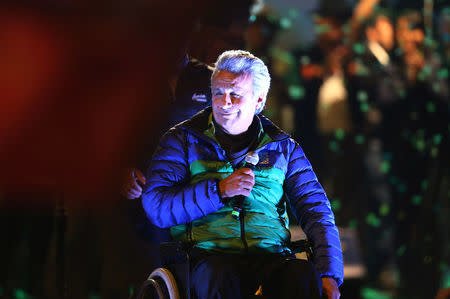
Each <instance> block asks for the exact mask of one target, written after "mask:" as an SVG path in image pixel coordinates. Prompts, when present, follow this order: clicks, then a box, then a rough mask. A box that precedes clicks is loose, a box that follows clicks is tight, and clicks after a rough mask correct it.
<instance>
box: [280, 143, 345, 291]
mask: <svg viewBox="0 0 450 299" xmlns="http://www.w3.org/2000/svg"><path fill="white" fill-rule="evenodd" d="M290 147H291V154H290V157H289V162H288V168H287V173H286V180H285V190H286V195H287V197H288V199H289V201H290V204H291V206H292V209H293V211H294V213H295V215H296V217H297V219H298V221H299V223H300V225H301V227H302V229H303V231H304V232H305V233H306V235H307V236H308V238H309V239H310V240H312V242H313V244H314V261H313V262H314V264H315V266H316V269H317V271H318V272H319V274H320V276H322V277H323V276H329V277H333V278H334V279H335V280H336V281H337V282H338V285H341V284H342V282H343V278H344V265H343V257H342V250H341V242H340V239H339V231H338V229H337V227H336V225H335V222H334V214H333V212H332V210H331V206H330V202H329V201H328V198H327V196H326V194H325V191H324V190H323V188H322V186H321V185H320V183H319V182H318V180H317V177H316V174H315V173H314V171H313V169H312V166H311V164H310V163H309V161H308V159H307V158H306V156H305V154H304V152H303V150H302V149H301V147H300V146H299V145H298V143H296V142H295V141H293V140H292V143H291V144H290Z"/></svg>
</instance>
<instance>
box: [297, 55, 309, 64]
mask: <svg viewBox="0 0 450 299" xmlns="http://www.w3.org/2000/svg"><path fill="white" fill-rule="evenodd" d="M300 62H301V63H302V64H309V63H311V59H310V58H309V57H308V56H302V57H301V58H300Z"/></svg>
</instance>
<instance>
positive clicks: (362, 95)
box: [356, 90, 369, 102]
mask: <svg viewBox="0 0 450 299" xmlns="http://www.w3.org/2000/svg"><path fill="white" fill-rule="evenodd" d="M356 98H357V99H358V101H360V102H367V99H368V98H369V97H368V96H367V92H366V91H364V90H358V92H357V94H356Z"/></svg>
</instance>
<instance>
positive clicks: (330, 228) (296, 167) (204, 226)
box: [142, 107, 343, 284]
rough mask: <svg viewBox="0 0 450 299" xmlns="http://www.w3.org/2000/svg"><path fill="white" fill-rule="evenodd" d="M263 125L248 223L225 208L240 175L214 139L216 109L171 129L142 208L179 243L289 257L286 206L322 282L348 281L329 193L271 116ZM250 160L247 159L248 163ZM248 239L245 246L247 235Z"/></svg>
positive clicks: (248, 203)
mask: <svg viewBox="0 0 450 299" xmlns="http://www.w3.org/2000/svg"><path fill="white" fill-rule="evenodd" d="M255 117H257V118H258V121H259V122H260V133H259V136H258V145H257V147H256V149H254V151H255V152H256V153H258V155H259V162H258V164H257V165H256V167H255V169H254V173H255V185H254V187H253V189H252V191H251V195H250V196H249V197H247V198H246V200H245V202H244V207H243V210H245V217H244V218H243V219H244V223H242V224H243V225H242V224H241V223H240V221H238V220H236V219H234V218H233V217H232V213H231V212H232V209H233V208H232V207H233V199H232V200H230V201H229V202H227V203H226V204H224V202H223V201H222V200H221V198H220V194H219V190H218V182H219V180H221V179H223V178H225V177H227V176H228V175H230V174H231V173H233V171H234V170H235V169H233V167H232V165H231V163H230V162H229V161H228V160H227V156H226V153H225V150H224V149H222V148H221V147H220V145H219V143H218V141H217V140H216V139H215V137H214V123H213V122H212V113H211V107H208V108H206V109H205V110H203V111H201V112H199V113H198V114H196V115H195V116H194V117H193V118H191V119H189V120H187V121H185V122H182V123H180V124H178V125H177V126H175V127H173V128H172V129H170V130H169V131H168V132H167V133H166V134H165V135H164V136H163V137H162V139H161V142H160V145H159V147H158V149H157V150H156V152H155V154H154V156H153V159H152V162H151V164H150V167H149V169H148V172H147V183H146V190H145V191H144V194H143V200H142V202H143V206H144V209H145V211H146V213H147V216H148V218H149V219H150V221H152V222H153V223H154V224H155V225H157V226H159V227H171V233H172V236H173V238H174V239H175V240H186V241H190V242H193V243H194V244H195V246H196V247H199V248H202V249H205V250H208V251H213V252H227V253H236V254H239V253H243V252H246V251H248V252H249V253H261V252H265V253H283V252H286V251H288V252H289V249H288V247H287V246H288V244H289V241H290V233H289V221H288V217H287V213H286V200H285V199H287V201H288V202H289V203H290V205H291V207H292V209H293V212H294V214H295V215H296V216H297V218H298V221H299V223H300V225H301V227H302V229H303V230H304V231H305V233H306V235H307V236H308V238H309V239H310V240H312V242H313V244H314V256H315V258H314V261H313V262H314V263H315V265H316V269H317V270H318V272H319V273H320V274H321V276H330V277H333V278H335V279H336V280H337V281H338V283H339V284H341V283H342V281H343V261H342V251H341V244H340V240H339V233H338V230H337V227H336V225H335V223H334V215H333V212H332V211H331V208H330V203H329V201H328V199H327V197H326V195H325V192H324V190H323V188H322V186H321V185H320V184H319V182H318V181H317V177H316V175H315V173H314V172H313V170H312V167H311V164H310V163H309V161H308V160H307V158H306V157H305V154H304V152H303V150H302V149H301V147H300V146H299V144H298V143H297V142H295V141H294V140H293V139H291V138H290V137H289V136H288V135H287V134H286V133H284V132H283V131H281V130H280V129H279V128H278V127H276V126H275V125H274V124H273V123H272V122H270V121H269V120H268V119H267V118H265V117H264V116H261V115H258V116H255ZM243 158H244V157H243ZM242 229H244V231H245V238H243V239H242V238H241V232H242V231H241V230H242Z"/></svg>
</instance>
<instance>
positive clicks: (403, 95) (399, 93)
mask: <svg viewBox="0 0 450 299" xmlns="http://www.w3.org/2000/svg"><path fill="white" fill-rule="evenodd" d="M397 94H398V96H399V97H400V98H401V99H404V98H405V97H406V90H404V89H399V90H398V91H397Z"/></svg>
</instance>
